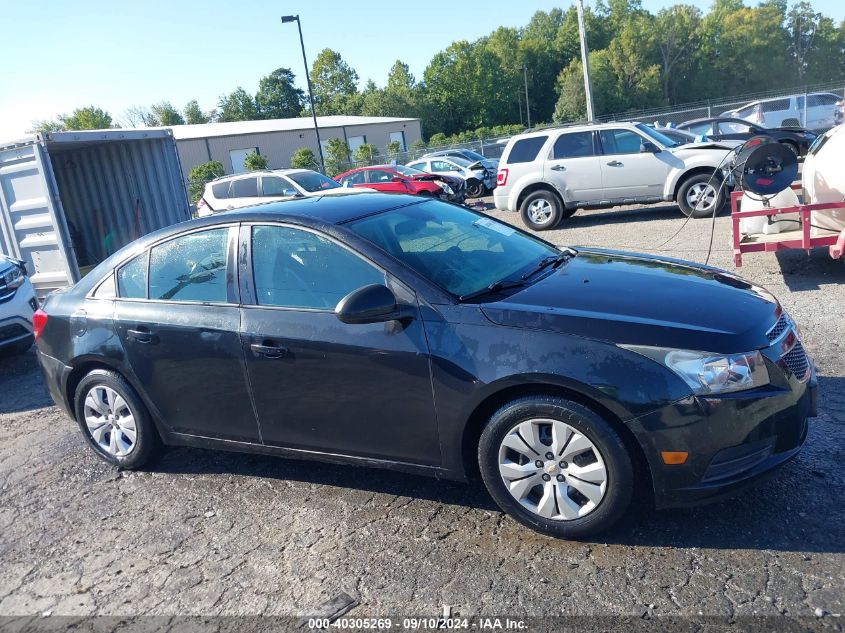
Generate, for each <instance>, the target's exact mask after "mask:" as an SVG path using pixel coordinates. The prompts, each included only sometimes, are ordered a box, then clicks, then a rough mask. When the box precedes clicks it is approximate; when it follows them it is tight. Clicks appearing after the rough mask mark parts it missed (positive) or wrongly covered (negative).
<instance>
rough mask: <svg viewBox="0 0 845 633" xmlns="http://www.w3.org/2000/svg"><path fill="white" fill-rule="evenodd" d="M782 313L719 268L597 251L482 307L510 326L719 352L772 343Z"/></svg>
mask: <svg viewBox="0 0 845 633" xmlns="http://www.w3.org/2000/svg"><path fill="white" fill-rule="evenodd" d="M779 309H780V308H779V306H778V303H777V300H776V299H775V298H774V297H773V296H772V295H771V294H769V293H768V292H767V291H765V290H764V289H762V288H759V287H756V286H752V285H751V284H749V283H748V282H746V281H744V280H742V279H740V278H738V277H735V276H734V275H731V274H729V273H726V272H723V271H720V270H718V269H715V268H709V267H703V266H700V265H696V264H694V263H692V262H683V261H680V260H673V259H663V258H655V257H649V256H646V255H636V254H632V253H624V252H619V251H606V250H598V249H590V250H586V249H582V250H580V251H579V253H578V255H577V256H576V257H573V258H572V259H571V260H569V261H568V262H567V263H566V264H565V265H563V266H562V267H561V268H559V269H558V270H556V271H555V272H554V273H553V274H550V275H548V276H547V277H545V278H544V279H541V280H539V281H538V282H536V283H534V284H532V285H530V286H528V287H526V288H524V289H521V290H520V291H518V292H516V293H515V294H513V295H511V296H509V297H507V298H506V299H503V300H501V301H496V302H491V303H488V304H485V305H484V306H483V307H482V310H483V312H484V314H485V315H486V316H487V318H488V319H490V320H491V321H493V322H494V323H497V324H500V325H505V326H512V327H523V328H535V329H543V330H552V331H558V332H565V333H569V334H574V335H577V336H583V337H588V338H591V339H599V340H606V341H609V342H613V343H617V344H620V343H625V344H633V345H654V346H660V347H671V348H680V349H694V350H705V351H710V352H722V353H733V352H744V351H749V350H752V349H758V348H762V347H765V346H767V345H768V344H769V341H768V339H767V338H766V335H765V334H766V332H767V330H768V329H769V328H770V327H771V326H772V325H774V323H775V321H776V320H777V315H778V311H779Z"/></svg>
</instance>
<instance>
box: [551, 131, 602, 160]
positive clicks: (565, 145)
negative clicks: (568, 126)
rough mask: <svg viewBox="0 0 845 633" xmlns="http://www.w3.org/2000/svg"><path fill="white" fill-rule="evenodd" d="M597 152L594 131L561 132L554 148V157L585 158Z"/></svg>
mask: <svg viewBox="0 0 845 633" xmlns="http://www.w3.org/2000/svg"><path fill="white" fill-rule="evenodd" d="M595 154H596V153H595V151H594V149H593V133H592V132H570V133H568V134H561V135H560V136H558V137H557V140H556V141H555V145H554V147H553V148H552V158H583V157H585V156H595Z"/></svg>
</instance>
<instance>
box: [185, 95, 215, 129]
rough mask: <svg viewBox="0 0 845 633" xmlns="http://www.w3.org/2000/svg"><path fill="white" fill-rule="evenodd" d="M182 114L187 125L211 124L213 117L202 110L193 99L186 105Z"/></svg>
mask: <svg viewBox="0 0 845 633" xmlns="http://www.w3.org/2000/svg"><path fill="white" fill-rule="evenodd" d="M182 114H183V115H184V118H185V123H188V124H197V123H209V122H210V121H211V116H210V115H208V114H206V113H205V112H203V111H202V110H201V109H200V104H199V103H197V100H196V99H191V100H190V101H188V103H186V104H185V109H184V110H182Z"/></svg>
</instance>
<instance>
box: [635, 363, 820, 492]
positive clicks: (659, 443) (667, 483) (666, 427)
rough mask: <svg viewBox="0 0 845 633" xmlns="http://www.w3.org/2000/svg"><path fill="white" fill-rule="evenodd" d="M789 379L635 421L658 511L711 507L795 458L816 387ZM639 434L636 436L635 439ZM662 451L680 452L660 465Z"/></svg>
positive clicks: (679, 405) (678, 406) (683, 404)
mask: <svg viewBox="0 0 845 633" xmlns="http://www.w3.org/2000/svg"><path fill="white" fill-rule="evenodd" d="M810 364H811V369H810V376H809V378H808V379H806V381H805V382H801V381H800V380H798V379H797V378H795V377H794V376H790V377H788V378H786V377H785V378H784V379H783V380H781V381H773V384H770V385H768V386H766V387H761V388H759V389H753V390H749V391H745V392H737V393H732V394H726V395H723V396H720V397H706V398H704V397H698V398H696V397H690V398H688V399H685V400H682V401H679V402H675V403H673V404H671V405H669V406H667V407H664V408H662V409H659V410H658V411H654V412H652V413H650V414H648V415H645V416H642V417H640V418H637V419H636V420H635V425H636V426H637V427H638V431H639V432H641V433H642V435H641V437H643V438H645V442H644V448H645V450H646V459H647V460H648V462H649V466H650V470H651V475H652V483H653V486H654V499H655V505H656V506H657V507H658V508H667V507H680V506H690V505H698V504H702V503H710V502H713V501H718V500H720V499H723V498H726V497H730V496H733V495H736V494H738V493H739V492H741V491H743V490H745V489H746V488H748V487H750V486H752V485H754V484H757V483H759V482H761V481H763V480H765V479H767V478H768V477H769V476H771V475H772V474H774V472H775V471H776V469H777V468H778V467H779V466H781V465H783V464H784V463H786V462H787V461H789V460H790V459H792V458H793V457H795V456H796V455H797V454H798V452H799V451H800V450H801V447H802V446H803V444H804V441H805V440H806V438H807V430H808V425H807V420H808V418H810V417H814V416H815V415H816V391H817V380H816V372H815V368H814V367H813V366H812V362H811V363H810ZM638 434H639V433H638ZM662 451H686V452H687V453H688V454H689V455H688V458H687V461H686V462H685V463H684V464H680V465H667V464H664V463H663V460H662V458H661V456H660V454H661V452H662Z"/></svg>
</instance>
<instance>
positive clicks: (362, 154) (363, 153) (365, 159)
mask: <svg viewBox="0 0 845 633" xmlns="http://www.w3.org/2000/svg"><path fill="white" fill-rule="evenodd" d="M352 158H353V159H354V160H355V162H356V163H363V164H365V165H375V164H376V163H377V162H378V158H379V152H378V148H377V147H376V146H375V145H371V144H370V143H362V144H361V145H359V146H358V148H357V149H356V150H355V155H354V156H353V157H352Z"/></svg>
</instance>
